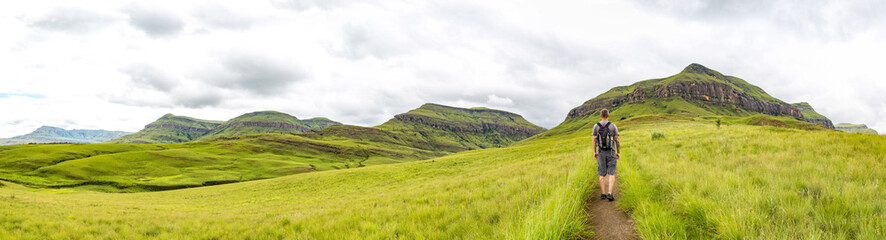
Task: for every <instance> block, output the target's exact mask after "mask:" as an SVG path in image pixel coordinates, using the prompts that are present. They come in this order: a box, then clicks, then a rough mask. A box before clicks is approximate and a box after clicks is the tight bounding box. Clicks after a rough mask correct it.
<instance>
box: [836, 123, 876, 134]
mask: <svg viewBox="0 0 886 240" xmlns="http://www.w3.org/2000/svg"><path fill="white" fill-rule="evenodd" d="M834 127H835V128H836V129H837V130H840V131H844V132H851V133H865V134H877V130H874V129H871V128H868V125H864V124H852V123H838V124H837V125H834Z"/></svg>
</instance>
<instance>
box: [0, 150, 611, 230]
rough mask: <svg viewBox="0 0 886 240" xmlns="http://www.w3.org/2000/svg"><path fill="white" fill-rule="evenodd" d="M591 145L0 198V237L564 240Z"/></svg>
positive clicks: (575, 213)
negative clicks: (188, 184)
mask: <svg viewBox="0 0 886 240" xmlns="http://www.w3.org/2000/svg"><path fill="white" fill-rule="evenodd" d="M587 141H589V138H588V136H586V135H582V133H574V134H570V135H562V136H558V137H550V138H545V139H538V140H535V141H532V142H531V143H530V142H525V143H518V144H517V145H515V146H511V147H508V148H498V149H486V150H475V151H467V152H462V153H456V154H452V155H449V156H445V157H441V158H435V159H431V160H425V161H417V162H407V163H400V164H387V165H379V166H367V167H362V168H357V169H343V170H336V171H323V172H315V173H309V174H297V175H291V176H284V177H279V178H274V179H267V180H257V181H249V182H243V183H235V184H225V185H217V186H208V187H200V188H190V189H181V190H171V191H160V192H141V193H126V194H120V193H102V192H91V191H85V190H82V189H69V188H65V189H30V188H26V187H24V186H21V185H17V184H12V183H8V182H7V183H6V186H4V187H0V199H2V200H0V236H2V237H0V238H25V239H47V238H75V239H108V238H110V239H116V238H127V239H133V238H136V239H137V238H159V239H182V238H196V239H283V238H286V239H314V238H320V239H416V238H432V239H486V238H493V239H502V238H507V239H563V238H574V237H578V236H580V235H581V234H588V233H586V232H585V230H584V225H583V222H584V218H585V216H584V215H583V204H584V196H586V195H587V194H589V192H590V190H591V189H592V188H593V187H594V186H595V185H593V183H591V182H592V181H591V179H590V178H591V177H592V175H593V173H592V172H591V171H590V170H591V169H592V167H591V165H592V164H593V163H592V161H590V160H589V158H588V156H589V152H588V148H587V145H586V143H587Z"/></svg>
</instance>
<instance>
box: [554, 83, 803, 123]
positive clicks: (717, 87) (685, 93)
mask: <svg viewBox="0 0 886 240" xmlns="http://www.w3.org/2000/svg"><path fill="white" fill-rule="evenodd" d="M667 97H681V98H685V99H695V100H702V101H708V102H714V103H728V104H733V105H735V106H738V107H741V108H742V109H744V110H747V111H752V112H758V113H762V114H767V115H773V116H789V117H794V118H797V119H804V118H803V114H802V113H801V112H800V110H799V109H797V108H796V107H793V106H791V105H788V104H786V103H772V102H764V101H760V100H758V99H756V98H754V97H752V96H750V95H748V94H745V93H743V92H741V91H739V90H737V89H735V88H733V87H732V86H730V85H729V84H725V83H716V82H675V83H673V84H670V85H666V86H652V87H651V88H637V89H635V90H634V91H633V92H631V93H629V94H627V95H624V96H620V97H613V98H605V99H596V98H595V99H591V100H589V101H588V102H585V104H583V105H581V106H579V107H577V108H574V109H572V111H569V115H567V117H566V119H571V118H582V117H586V116H588V115H590V114H592V113H594V112H595V111H597V110H599V109H603V108H613V107H618V106H620V105H623V104H625V103H629V102H634V101H642V100H645V99H650V98H667Z"/></svg>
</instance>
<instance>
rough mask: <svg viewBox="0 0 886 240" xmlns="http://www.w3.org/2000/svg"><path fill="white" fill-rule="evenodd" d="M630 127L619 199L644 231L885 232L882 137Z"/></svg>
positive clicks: (713, 234)
mask: <svg viewBox="0 0 886 240" xmlns="http://www.w3.org/2000/svg"><path fill="white" fill-rule="evenodd" d="M630 128H631V131H624V132H623V133H622V139H624V141H625V143H624V144H623V146H625V147H626V149H625V154H624V155H625V156H627V157H626V158H627V160H625V161H619V163H620V164H621V165H620V166H619V171H620V173H621V180H622V182H623V185H622V186H623V193H624V196H623V197H622V198H621V202H620V203H621V205H622V206H623V207H625V208H627V209H630V210H632V211H633V217H634V218H635V219H636V223H637V228H638V231H639V233H640V234H641V235H642V236H643V237H644V238H647V239H686V238H689V239H710V238H718V239H878V238H882V237H883V236H886V227H884V226H886V220H884V219H886V210H884V209H886V200H884V199H886V189H884V187H883V182H884V181H886V147H884V146H886V138H884V137H882V136H866V135H858V134H845V133H841V132H836V131H804V130H795V129H785V128H773V127H758V126H747V125H725V126H722V127H721V128H720V129H717V127H716V125H715V124H711V123H701V122H692V121H676V122H673V121H672V122H652V123H645V124H637V125H632V126H631V127H630ZM659 132H660V133H662V134H663V135H665V136H667V137H666V138H655V137H654V136H655V135H654V134H656V133H659ZM650 135H652V136H653V137H650Z"/></svg>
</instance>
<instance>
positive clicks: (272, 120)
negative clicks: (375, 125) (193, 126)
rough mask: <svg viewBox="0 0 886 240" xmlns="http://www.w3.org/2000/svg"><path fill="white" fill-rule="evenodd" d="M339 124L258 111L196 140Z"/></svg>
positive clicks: (305, 129) (237, 118)
mask: <svg viewBox="0 0 886 240" xmlns="http://www.w3.org/2000/svg"><path fill="white" fill-rule="evenodd" d="M333 125H341V123H339V122H335V121H332V120H329V119H326V118H313V119H308V120H305V121H302V120H299V119H298V118H296V117H294V116H292V115H289V114H285V113H281V112H276V111H260V112H252V113H247V114H243V115H240V116H238V117H235V118H233V119H231V120H228V121H227V122H225V123H224V124H221V125H219V126H217V127H215V128H214V129H212V131H210V132H208V133H206V135H203V136H201V137H200V138H198V139H197V140H210V139H214V138H220V137H236V136H243V135H249V134H259V133H302V132H305V131H309V130H320V129H323V128H326V127H328V126H333Z"/></svg>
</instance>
